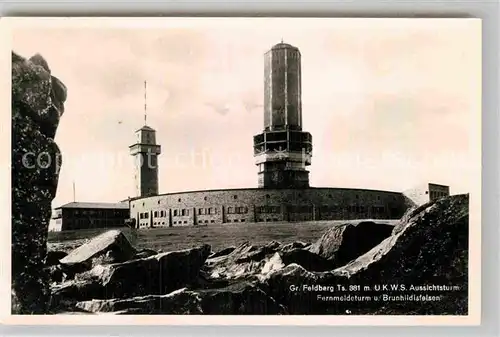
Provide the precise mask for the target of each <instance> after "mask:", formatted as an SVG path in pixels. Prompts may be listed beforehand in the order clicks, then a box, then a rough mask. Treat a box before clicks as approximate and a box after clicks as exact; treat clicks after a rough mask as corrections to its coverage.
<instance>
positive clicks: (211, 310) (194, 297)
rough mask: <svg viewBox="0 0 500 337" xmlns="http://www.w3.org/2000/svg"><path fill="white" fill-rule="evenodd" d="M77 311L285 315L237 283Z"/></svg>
mask: <svg viewBox="0 0 500 337" xmlns="http://www.w3.org/2000/svg"><path fill="white" fill-rule="evenodd" d="M76 306H77V308H80V309H82V310H85V311H89V312H92V313H101V312H107V313H115V314H135V315H139V314H148V315H158V314H160V315H179V314H183V315H186V314H197V315H200V314H205V315H279V314H284V313H286V310H285V308H284V307H283V306H282V305H280V304H278V303H277V302H276V301H275V300H274V299H273V298H271V297H270V296H269V295H267V294H266V293H265V292H264V291H262V290H261V289H260V288H258V287H256V286H255V285H253V284H251V283H246V282H242V283H237V284H234V285H231V286H228V287H224V288H220V289H207V290H187V289H185V288H183V289H179V290H176V291H174V292H172V293H169V294H167V295H149V296H143V297H134V298H128V299H111V300H91V301H84V302H79V303H77V304H76Z"/></svg>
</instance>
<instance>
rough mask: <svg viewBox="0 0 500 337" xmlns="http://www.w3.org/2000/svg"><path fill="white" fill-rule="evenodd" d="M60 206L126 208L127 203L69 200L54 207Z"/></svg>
mask: <svg viewBox="0 0 500 337" xmlns="http://www.w3.org/2000/svg"><path fill="white" fill-rule="evenodd" d="M61 208H90V209H92V208H93V209H95V208H99V209H128V208H129V206H128V204H127V203H123V202H119V203H114V202H70V203H67V204H64V205H62V206H59V207H57V208H55V209H61Z"/></svg>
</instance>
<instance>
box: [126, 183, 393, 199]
mask: <svg viewBox="0 0 500 337" xmlns="http://www.w3.org/2000/svg"><path fill="white" fill-rule="evenodd" d="M266 190H267V191H270V192H273V191H279V190H297V191H300V190H351V191H370V192H382V193H391V194H402V192H401V191H387V190H378V189H371V188H349V187H305V188H262V187H250V188H245V187H242V188H222V189H211V190H192V191H178V192H169V193H162V194H157V195H150V196H145V197H131V198H130V199H125V200H123V202H128V201H136V200H140V199H148V198H152V197H161V196H168V195H178V194H189V193H201V192H224V191H226V192H238V191H266Z"/></svg>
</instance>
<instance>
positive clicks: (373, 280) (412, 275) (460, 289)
mask: <svg viewBox="0 0 500 337" xmlns="http://www.w3.org/2000/svg"><path fill="white" fill-rule="evenodd" d="M468 225H469V197H468V195H456V196H452V197H448V198H443V199H440V200H438V201H436V202H432V203H429V204H427V205H426V206H425V207H423V208H422V209H420V212H417V213H414V214H413V215H412V216H411V217H408V219H407V221H406V223H404V224H401V227H400V230H399V231H395V233H394V234H392V235H391V236H390V237H388V238H387V239H385V240H384V241H382V242H381V243H380V244H379V245H377V246H376V247H374V248H373V249H371V250H370V251H368V252H367V253H365V254H363V255H362V256H360V257H358V258H357V259H355V260H354V261H352V262H351V263H349V264H347V265H345V266H342V267H340V268H337V269H335V270H333V271H329V272H322V273H319V272H310V271H307V270H305V269H304V268H302V267H301V266H299V265H297V264H291V265H288V266H286V267H284V268H281V269H277V270H275V271H273V272H271V273H269V274H268V275H267V276H266V278H265V281H264V284H265V286H266V287H267V288H264V289H265V290H266V291H267V292H268V293H269V294H270V295H271V296H273V298H275V299H276V300H277V301H278V302H279V303H282V304H284V305H286V307H287V309H288V311H289V312H290V313H294V314H345V313H346V312H350V313H352V314H418V315H443V314H448V315H466V314H467V311H468V307H467V305H468ZM384 285H385V286H387V287H388V288H387V289H384V288H383V286H384ZM401 285H404V286H405V289H403V288H402V287H401ZM412 286H413V288H412ZM429 286H431V287H430V288H429ZM432 286H438V287H441V290H439V289H433V288H432ZM379 287H380V288H379ZM335 296H339V297H335ZM361 296H363V297H361ZM384 296H385V297H384ZM391 296H392V297H391ZM398 296H399V297H398ZM406 296H410V297H406ZM422 296H424V297H422ZM426 296H427V297H426ZM428 296H435V297H433V298H429V297H428ZM422 298H423V299H426V300H422ZM416 299H420V300H418V301H417V300H416Z"/></svg>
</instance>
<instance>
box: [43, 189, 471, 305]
mask: <svg viewBox="0 0 500 337" xmlns="http://www.w3.org/2000/svg"><path fill="white" fill-rule="evenodd" d="M468 206H469V205H468V195H457V196H452V197H448V198H443V199H440V200H438V201H436V202H431V203H428V204H426V205H424V206H422V207H419V208H416V209H413V210H412V211H411V212H408V213H407V214H406V215H405V217H404V218H403V219H402V220H401V222H400V223H399V224H398V226H396V228H394V229H393V228H387V227H386V226H385V225H384V226H378V225H377V224H373V223H365V224H363V223H361V224H358V225H357V226H351V225H344V226H340V227H339V226H334V227H332V228H331V229H329V230H327V231H326V232H325V234H324V235H323V236H322V237H321V238H320V239H319V240H318V241H317V242H316V243H314V244H313V245H308V244H306V243H302V242H295V243H289V244H285V245H282V244H280V243H279V242H276V241H272V242H270V243H268V244H265V245H252V244H250V243H249V242H244V243H242V244H241V245H239V246H237V247H236V248H234V247H230V248H229V249H227V250H226V251H225V250H221V251H219V252H217V253H212V252H211V251H210V250H211V249H210V246H208V245H203V246H200V247H196V248H192V249H187V250H182V251H172V252H167V253H159V254H158V253H156V254H154V255H152V256H148V255H149V254H153V253H155V252H154V251H152V250H143V251H142V252H139V253H138V254H135V255H134V256H133V257H132V260H129V261H126V262H120V263H111V264H106V263H101V264H98V265H97V266H95V267H94V268H92V269H91V270H89V271H85V272H81V273H77V274H76V275H75V277H74V279H71V280H66V281H63V282H60V281H58V280H59V279H60V278H61V272H60V267H61V266H62V264H58V265H54V266H52V267H50V272H51V273H52V274H51V275H52V278H53V280H54V282H56V283H55V284H54V286H53V287H52V290H53V300H54V301H53V304H54V308H55V310H56V311H57V312H72V311H75V310H80V312H83V313H88V314H95V313H103V312H105V313H111V314H214V315H216V314H232V315H240V314H245V315H251V314H261V315H270V314H296V315H299V314H309V315H311V314H314V315H339V314H341V315H343V314H346V313H348V314H355V315H366V314H370V315H372V314H391V315H395V314H396V315H397V314H400V315H401V314H403V315H412V314H413V315H429V314H431V315H443V314H448V315H464V314H467V311H468V308H467V305H468V266H467V264H468V217H469V209H468ZM360 225H361V226H360ZM377 227H378V228H380V229H381V231H382V233H380V234H376V235H375V234H374V233H373V230H374V228H377ZM387 232H389V234H387ZM108 235H110V234H108ZM387 235H389V236H388V237H386V238H385V239H381V240H382V241H381V242H380V243H378V244H376V241H377V240H379V239H380V238H381V237H382V236H387ZM366 236H375V238H373V237H372V238H369V239H366ZM356 239H358V240H360V241H361V242H357V241H356ZM372 244H373V245H375V246H374V247H372V248H371V249H370V247H369V246H370V245H372ZM105 250H106V249H101V250H99V251H101V252H103V251H105ZM315 251H316V252H317V253H316V252H315ZM339 252H344V253H339ZM358 253H359V255H358V256H355V255H356V254H358ZM140 254H144V255H145V257H143V258H138V256H141V255H140ZM342 254H344V255H342ZM208 256H211V257H210V258H208ZM346 256H347V257H346ZM339 261H341V262H342V261H348V262H347V263H345V264H344V265H341V266H340V267H338V266H337V264H338V263H341V262H339ZM56 278H57V279H56ZM436 286H437V287H436Z"/></svg>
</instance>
